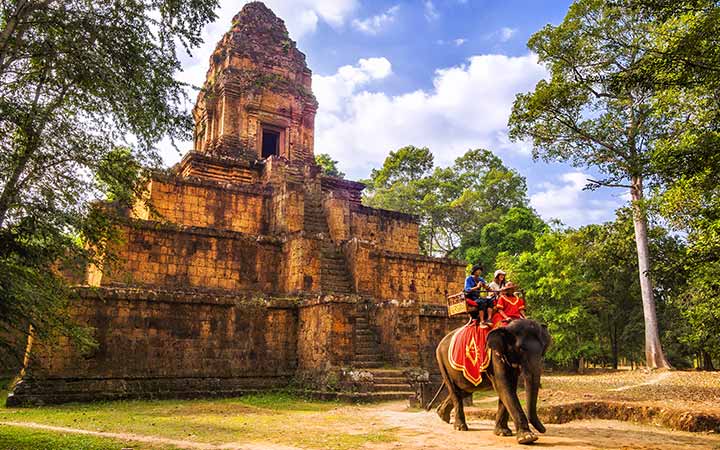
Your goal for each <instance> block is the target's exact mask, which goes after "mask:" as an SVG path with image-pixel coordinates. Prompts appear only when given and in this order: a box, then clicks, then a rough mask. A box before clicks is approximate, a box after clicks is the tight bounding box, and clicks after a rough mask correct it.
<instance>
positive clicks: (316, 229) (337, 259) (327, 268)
mask: <svg viewBox="0 0 720 450" xmlns="http://www.w3.org/2000/svg"><path fill="white" fill-rule="evenodd" d="M303 222H304V227H305V231H306V232H307V233H313V234H322V235H323V236H324V237H325V239H323V241H322V246H321V248H320V288H321V290H322V292H323V293H327V294H352V293H353V286H352V281H351V279H350V274H349V273H348V270H347V264H346V262H345V255H343V253H342V251H341V250H340V249H339V248H338V247H337V245H335V243H333V242H332V241H331V240H330V229H329V228H328V225H327V219H326V218H325V211H324V210H323V207H322V197H321V194H313V193H311V192H307V191H306V193H305V216H304V217H303Z"/></svg>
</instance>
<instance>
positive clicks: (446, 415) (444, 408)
mask: <svg viewBox="0 0 720 450" xmlns="http://www.w3.org/2000/svg"><path fill="white" fill-rule="evenodd" d="M435 412H437V415H438V416H439V417H440V418H441V419H442V420H443V422H445V423H450V413H451V412H452V406H450V407H448V405H447V404H446V403H444V402H443V403H441V404H440V406H438V407H437V409H436V410H435Z"/></svg>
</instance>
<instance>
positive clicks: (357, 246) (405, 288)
mask: <svg viewBox="0 0 720 450" xmlns="http://www.w3.org/2000/svg"><path fill="white" fill-rule="evenodd" d="M344 251H345V255H346V257H347V259H348V263H349V266H350V267H349V268H350V271H351V273H352V277H353V281H354V283H355V289H356V290H357V292H358V293H359V294H363V295H369V296H372V297H373V298H375V299H376V300H378V301H382V300H398V301H413V302H417V303H419V304H433V305H446V297H447V295H448V294H453V293H456V292H459V291H461V290H462V288H463V283H464V281H465V266H466V265H465V262H464V261H458V260H454V259H444V258H432V257H428V256H422V255H413V254H407V253H396V252H389V251H383V250H378V249H377V247H376V246H374V245H373V244H372V243H368V242H364V241H360V240H357V239H352V240H350V241H348V242H347V243H346V244H345V245H344Z"/></svg>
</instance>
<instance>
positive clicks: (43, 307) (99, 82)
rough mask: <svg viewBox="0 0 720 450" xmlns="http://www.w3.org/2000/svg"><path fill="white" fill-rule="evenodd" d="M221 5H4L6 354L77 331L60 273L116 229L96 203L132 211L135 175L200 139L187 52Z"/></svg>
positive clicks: (1, 166)
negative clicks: (162, 146)
mask: <svg viewBox="0 0 720 450" xmlns="http://www.w3.org/2000/svg"><path fill="white" fill-rule="evenodd" d="M216 6H217V1H216V0H146V1H142V0H138V1H111V0H98V1H90V0H9V1H3V2H0V238H1V239H0V242H2V244H0V287H2V293H3V294H2V300H1V301H0V345H2V344H3V343H6V344H7V342H4V341H3V339H4V337H5V336H7V335H8V334H12V333H17V332H27V330H28V329H29V326H32V328H33V329H34V330H35V332H36V333H38V334H39V335H40V336H41V337H42V336H46V335H48V334H50V333H51V332H52V331H53V330H55V331H58V330H59V331H60V332H62V333H70V331H71V330H69V329H68V321H67V317H66V316H64V315H63V311H64V310H65V306H66V305H67V303H68V292H67V290H66V289H65V283H64V282H63V278H62V277H60V276H59V270H61V269H64V268H65V267H66V266H68V265H70V266H72V265H77V263H79V262H83V261H87V259H88V258H92V257H93V253H92V249H93V248H97V246H98V245H101V244H102V242H103V241H104V240H106V239H108V238H109V237H111V235H110V234H109V233H110V230H112V227H111V226H109V225H110V220H111V216H110V215H109V214H108V213H110V212H111V211H112V210H113V208H101V207H96V205H93V204H90V203H88V202H87V201H88V200H92V199H98V198H102V196H103V195H104V194H105V193H106V191H108V190H109V191H111V192H110V193H111V197H112V198H113V199H114V200H116V201H117V202H119V203H123V202H124V203H127V202H128V201H129V197H131V196H130V195H129V194H128V191H132V190H133V188H135V187H137V186H139V185H140V184H139V180H140V179H141V177H140V175H141V174H140V173H139V170H136V169H138V168H139V166H141V165H155V164H157V162H158V161H159V157H158V154H157V152H156V151H155V150H154V145H155V144H156V143H157V142H158V141H159V140H160V139H161V138H163V137H165V136H169V137H170V138H171V139H178V138H180V139H183V140H185V139H188V138H190V137H191V130H192V121H191V118H190V117H189V115H188V114H187V112H186V110H187V108H186V106H187V103H188V102H187V100H188V99H187V96H186V94H185V87H186V86H185V85H184V84H183V83H180V82H178V81H177V80H176V79H175V78H174V76H175V72H176V71H178V70H179V69H180V68H181V66H180V62H179V60H178V56H177V50H178V49H182V50H189V49H190V48H193V47H196V46H197V45H199V44H200V42H201V39H200V37H201V31H202V27H203V26H204V25H205V24H206V23H208V22H209V21H211V20H212V19H214V17H215V14H214V12H213V11H214V9H215V7H216ZM123 141H126V142H127V147H126V148H124V149H118V148H117V147H116V144H117V143H121V142H123ZM70 334H72V333H70ZM9 346H10V347H11V348H15V347H14V346H12V345H11V344H10V345H9Z"/></svg>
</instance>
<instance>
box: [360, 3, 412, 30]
mask: <svg viewBox="0 0 720 450" xmlns="http://www.w3.org/2000/svg"><path fill="white" fill-rule="evenodd" d="M399 10H400V5H395V6H393V7H391V8H389V9H388V10H387V11H385V12H383V13H382V14H378V15H376V16H372V17H368V18H366V19H363V20H359V19H355V20H353V21H352V25H353V27H354V28H355V29H356V30H358V31H362V32H363V33H366V34H378V33H379V32H380V31H382V30H384V29H385V28H386V27H387V26H388V25H390V24H392V23H393V22H395V18H396V17H397V13H398V11H399Z"/></svg>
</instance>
